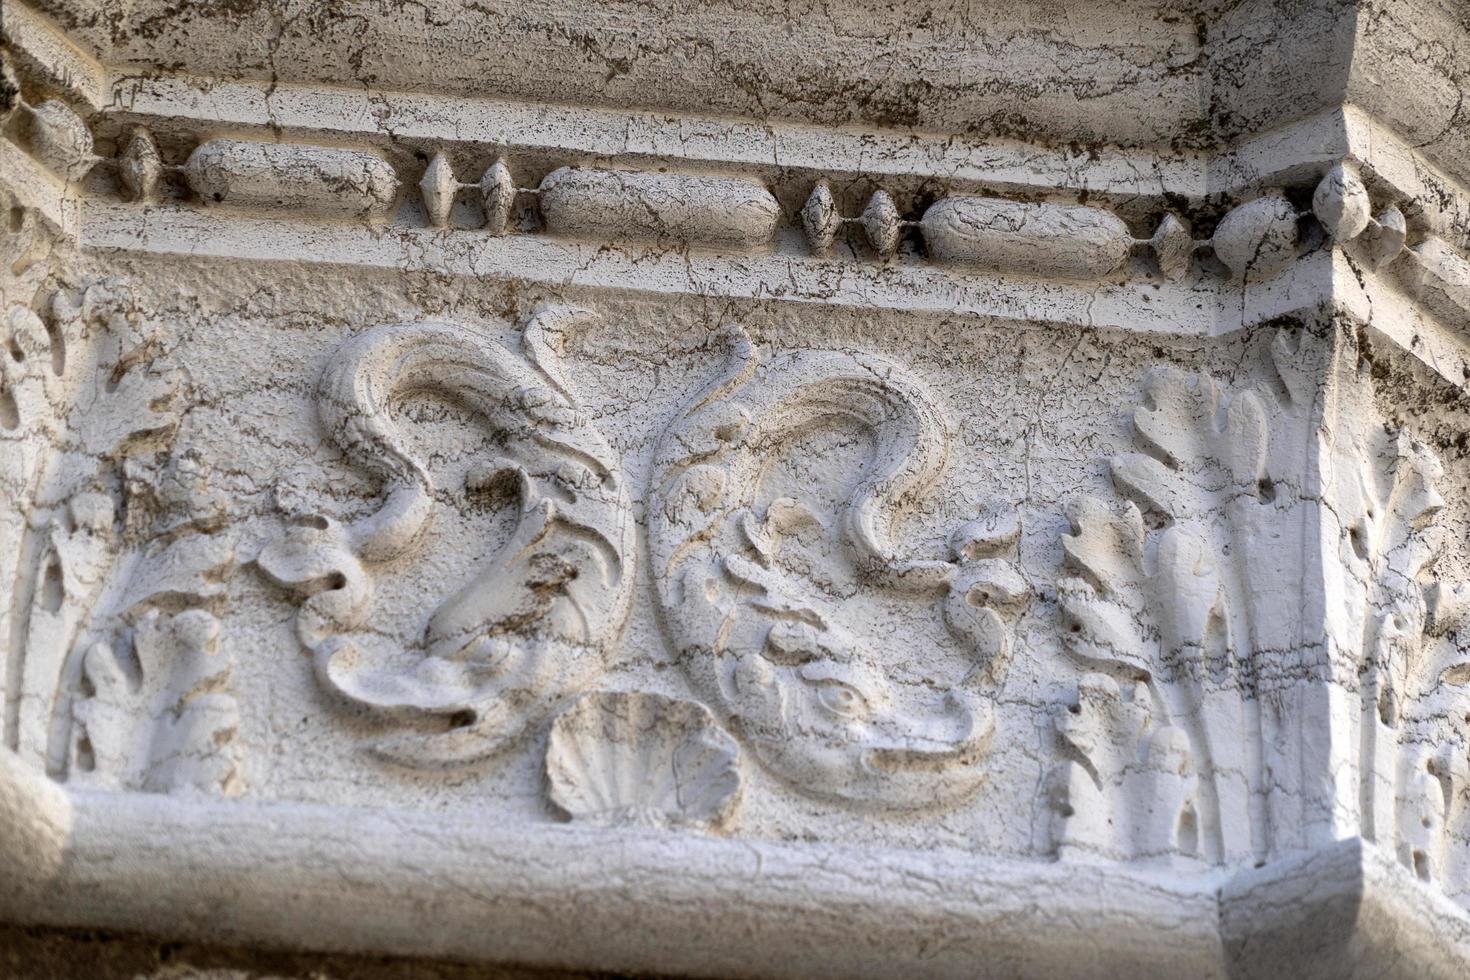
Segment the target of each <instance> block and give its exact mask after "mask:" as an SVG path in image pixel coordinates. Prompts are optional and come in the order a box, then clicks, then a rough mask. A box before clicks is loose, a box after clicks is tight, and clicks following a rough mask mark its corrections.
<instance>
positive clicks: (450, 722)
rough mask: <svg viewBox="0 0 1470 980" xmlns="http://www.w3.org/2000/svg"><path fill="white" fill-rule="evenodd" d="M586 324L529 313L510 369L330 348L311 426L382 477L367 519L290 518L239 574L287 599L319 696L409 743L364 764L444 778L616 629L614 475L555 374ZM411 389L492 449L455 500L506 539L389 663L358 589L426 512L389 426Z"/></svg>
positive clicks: (514, 729)
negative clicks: (495, 441)
mask: <svg viewBox="0 0 1470 980" xmlns="http://www.w3.org/2000/svg"><path fill="white" fill-rule="evenodd" d="M588 316H590V314H588V313H586V312H585V311H582V310H576V309H571V308H567V307H546V308H543V309H541V310H539V311H538V312H537V313H536V314H535V315H533V316H532V317H531V318H529V319H528V320H527V321H526V323H525V325H524V330H523V333H522V351H521V352H520V353H515V352H512V351H510V350H508V349H506V348H505V347H503V346H501V345H500V344H498V343H495V342H493V341H491V340H489V339H487V338H485V337H483V336H481V335H480V334H478V333H477V332H476V331H474V330H473V329H471V328H469V327H465V326H460V325H456V324H450V323H439V322H433V321H428V322H422V323H407V324H397V325H392V326H384V327H378V328H376V329H373V330H370V331H368V332H366V333H364V334H362V335H360V336H358V337H355V338H353V339H352V340H349V341H348V342H347V343H345V344H343V345H342V347H341V348H340V349H338V350H337V352H336V353H335V354H334V355H333V357H332V359H331V361H330V363H329V364H328V365H327V368H326V371H325V372H324V373H323V375H322V378H321V381H320V383H319V385H318V389H317V407H318V412H319V414H320V416H321V421H322V424H323V426H324V427H325V429H326V430H327V432H328V433H329V434H330V436H331V438H332V439H333V440H334V441H335V442H336V444H337V445H338V446H339V447H340V448H341V450H342V451H343V453H345V454H346V456H347V458H348V459H350V460H351V461H353V462H354V463H356V464H358V465H359V466H362V467H363V468H364V469H367V470H369V471H371V472H373V473H375V474H377V475H378V476H380V477H381V478H382V480H383V494H384V500H383V503H382V505H381V506H380V507H379V508H378V509H376V510H374V511H373V512H372V513H370V514H368V515H367V516H365V517H362V518H359V519H357V520H355V521H351V522H348V523H341V522H339V521H337V520H334V519H332V518H330V517H326V516H322V515H308V516H306V517H304V518H302V519H301V520H300V521H299V522H298V523H297V524H296V525H295V526H293V527H291V528H289V529H288V530H287V531H286V533H285V534H284V535H282V536H281V537H280V538H279V539H277V540H275V541H273V542H271V543H270V544H268V545H267V546H266V547H265V549H264V550H262V552H261V553H260V555H259V557H258V559H257V564H258V566H259V567H260V569H261V570H262V571H263V572H264V573H265V574H266V576H268V577H269V578H270V579H272V580H273V581H275V582H277V583H278V584H281V585H284V586H286V587H288V588H290V589H292V590H293V591H295V592H296V594H297V595H298V596H299V597H300V598H301V600H302V606H301V611H300V613H299V615H298V617H297V622H296V630H297V635H298V636H299V638H300V640H301V642H302V644H303V645H305V647H306V648H307V649H308V650H310V651H311V652H312V654H313V657H314V663H315V668H316V675H317V678H318V680H319V682H320V683H321V685H322V686H323V687H324V688H325V689H326V690H328V691H330V692H332V693H333V694H335V695H336V696H338V697H339V698H341V699H342V700H344V701H345V702H347V703H350V704H354V705H358V706H361V707H365V708H367V709H370V710H371V711H373V712H376V713H378V714H380V715H382V716H384V717H387V718H391V719H396V720H397V721H400V722H402V723H404V724H407V725H411V726H417V728H418V729H420V730H416V731H410V732H407V733H404V734H399V735H395V736H393V737H391V738H388V739H386V740H384V741H380V742H378V743H377V744H376V745H375V746H374V747H373V751H374V752H376V753H377V754H378V755H379V756H381V757H382V758H385V759H388V760H392V761H395V762H399V763H403V764H406V765H411V766H450V765H458V764H464V763H469V762H474V761H477V760H480V759H483V758H486V757H488V756H490V755H492V754H494V753H496V752H498V751H499V750H501V749H503V748H505V747H507V746H508V745H510V744H511V743H513V742H514V741H515V740H516V739H517V738H518V737H519V736H520V735H522V734H523V733H524V732H525V731H526V730H527V728H528V726H531V725H534V724H536V723H538V722H540V721H541V720H543V719H544V718H546V717H547V716H548V715H550V714H551V713H552V712H553V711H554V710H555V709H556V707H557V706H558V705H559V704H561V703H562V701H563V700H564V699H566V698H567V697H568V696H570V695H572V694H575V693H576V692H577V691H579V690H580V689H581V688H582V687H583V686H584V685H585V684H586V683H587V682H588V681H589V680H590V679H592V678H593V677H595V676H597V675H598V674H599V673H600V672H601V670H602V668H603V665H604V659H605V657H606V656H607V654H608V653H609V651H610V649H611V647H612V645H613V643H614V641H615V640H616V638H617V636H618V633H619V631H620V630H621V628H622V625H623V620H624V618H625V617H626V615H627V612H628V605H629V601H630V599H631V596H632V568H633V547H634V545H633V533H634V527H635V523H634V520H633V517H632V514H631V512H630V509H629V502H628V497H627V490H626V487H625V486H624V485H623V481H622V479H621V477H620V475H619V470H618V460H617V459H616V457H615V456H614V454H613V451H612V449H611V448H610V447H609V446H608V444H607V442H606V441H605V440H604V439H603V437H602V436H601V434H600V433H599V432H598V431H597V429H596V428H595V427H594V426H593V425H592V423H591V422H590V420H589V419H588V417H587V415H586V413H585V412H584V411H582V410H581V409H580V408H579V406H578V404H577V400H576V397H575V395H574V394H573V392H572V389H571V387H570V386H569V385H568V383H567V381H566V379H565V378H564V377H563V375H562V369H561V365H560V350H561V345H562V342H563V332H564V331H565V330H567V329H568V328H570V327H571V326H573V325H574V324H575V323H577V322H579V321H581V320H584V319H586V318H587V317H588ZM423 390H433V391H436V392H439V393H443V394H447V395H450V396H452V397H453V398H455V399H457V400H458V401H459V402H461V403H462V404H463V405H465V406H466V407H467V408H468V409H469V410H470V411H471V412H473V414H474V416H475V419H476V421H477V422H478V423H479V424H482V425H484V426H485V427H486V428H487V429H488V430H490V431H491V432H493V433H495V434H496V435H497V436H498V438H499V440H500V445H501V446H502V452H503V455H502V456H500V457H499V458H497V459H494V460H487V461H486V462H485V463H484V464H483V465H482V466H480V467H478V468H477V469H476V470H475V471H474V472H472V473H471V474H470V478H469V481H468V485H467V486H466V488H465V489H466V491H467V492H470V493H490V494H499V495H502V496H503V497H508V498H510V499H511V500H513V501H514V504H515V507H516V508H517V512H518V523H517V524H516V527H515V531H514V533H513V534H512V535H511V537H510V539H509V540H508V541H507V542H506V543H505V544H504V545H503V546H502V547H501V548H500V549H499V550H498V551H497V552H496V553H495V554H494V555H493V556H491V557H490V558H489V559H488V560H487V561H486V563H485V564H484V565H483V567H482V570H481V571H479V572H478V573H477V574H476V575H475V576H474V577H473V578H472V580H471V581H469V582H468V583H467V584H465V585H464V586H462V587H461V588H460V589H459V590H458V591H457V592H455V593H454V594H453V595H451V596H450V597H449V598H448V599H446V600H445V601H443V602H442V603H441V604H439V605H438V606H437V607H436V608H434V609H433V611H432V613H431V614H430V615H429V617H428V622H427V625H426V626H425V627H424V629H423V633H422V635H421V637H420V638H419V639H418V640H416V641H414V642H412V643H410V644H407V645H406V647H405V648H404V649H397V648H396V645H395V644H393V643H391V642H388V641H387V640H386V639H385V638H384V635H383V631H382V626H381V624H378V623H376V622H375V621H374V618H373V607H374V583H375V581H376V579H377V578H378V577H379V576H381V575H384V574H390V573H389V572H387V571H385V570H384V566H385V565H386V563H388V562H390V561H393V560H395V559H400V558H403V557H405V556H408V555H411V554H413V553H414V551H415V549H416V548H417V547H419V545H420V542H421V541H422V539H423V536H424V533H425V531H426V530H427V528H428V526H429V524H430V521H431V520H432V517H433V513H434V510H435V508H436V506H438V504H437V503H436V488H435V486H434V484H433V480H432V477H431V475H430V473H429V470H428V467H427V464H426V463H425V461H423V460H421V459H419V458H416V457H415V456H414V454H413V453H412V452H411V451H410V450H409V449H408V448H407V447H406V444H405V442H404V438H403V433H402V431H401V423H400V422H398V421H397V420H396V419H395V418H394V416H393V413H392V408H393V407H394V403H395V401H397V400H399V399H401V398H403V397H405V396H408V395H410V394H412V393H414V392H415V391H423ZM436 726H437V730H430V731H424V730H422V729H423V728H425V727H427V728H430V729H434V728H436Z"/></svg>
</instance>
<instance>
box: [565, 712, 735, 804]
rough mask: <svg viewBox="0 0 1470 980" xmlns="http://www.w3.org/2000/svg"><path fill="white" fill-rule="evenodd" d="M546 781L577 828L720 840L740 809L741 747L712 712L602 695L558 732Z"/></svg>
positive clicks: (568, 717)
mask: <svg viewBox="0 0 1470 980" xmlns="http://www.w3.org/2000/svg"><path fill="white" fill-rule="evenodd" d="M546 778H547V783H548V784H549V788H550V796H551V801H552V802H553V803H554V804H556V806H557V808H558V809H560V810H561V811H562V812H564V813H566V814H567V815H568V816H569V817H570V818H571V819H573V820H585V821H589V822H592V823H601V824H609V825H614V826H620V825H632V826H640V827H656V828H669V827H678V828H687V829H695V830H715V829H719V828H721V827H723V826H725V825H726V824H728V823H729V822H730V820H731V818H732V817H733V815H734V813H735V811H736V809H737V808H738V807H739V805H740V790H741V782H740V747H739V746H738V745H737V744H736V743H735V740H734V739H732V738H731V737H730V736H729V735H728V734H726V732H725V730H724V729H722V728H721V727H720V726H719V725H718V724H717V723H716V722H715V718H714V715H712V714H711V713H710V711H709V709H708V708H706V707H704V705H701V704H696V703H695V702H693V701H684V700H680V699H677V698H668V697H664V696H663V695H661V694H649V693H645V692H641V691H632V692H626V693H622V692H609V691H598V692H594V693H590V694H584V695H583V696H582V697H581V698H580V699H579V700H578V701H577V703H576V704H574V705H573V706H572V707H571V708H569V709H567V710H566V711H564V712H562V713H561V714H560V715H559V716H558V717H557V719H556V721H555V722H553V723H552V726H551V735H550V738H549V740H548V742H547V747H546Z"/></svg>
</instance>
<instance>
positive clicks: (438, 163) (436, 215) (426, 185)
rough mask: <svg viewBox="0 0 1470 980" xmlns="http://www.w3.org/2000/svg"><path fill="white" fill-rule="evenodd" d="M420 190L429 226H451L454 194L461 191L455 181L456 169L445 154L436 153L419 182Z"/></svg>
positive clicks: (457, 182)
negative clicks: (450, 214)
mask: <svg viewBox="0 0 1470 980" xmlns="http://www.w3.org/2000/svg"><path fill="white" fill-rule="evenodd" d="M419 190H420V191H421V192H422V193H423V195H424V212H425V213H426V214H427V215H428V217H429V224H431V225H433V226H434V227H435V228H445V227H447V226H448V225H449V212H450V211H451V210H453V208H454V193H455V191H457V190H459V181H457V180H455V179H454V168H453V167H451V166H450V165H449V161H448V160H446V159H445V158H444V154H443V153H435V154H434V159H433V160H431V161H429V167H428V169H427V170H425V171H424V176H423V179H422V180H420V181H419Z"/></svg>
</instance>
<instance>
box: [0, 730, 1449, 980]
mask: <svg viewBox="0 0 1470 980" xmlns="http://www.w3.org/2000/svg"><path fill="white" fill-rule="evenodd" d="M0 790H3V793H0V799H3V800H5V801H7V804H9V805H8V806H6V807H4V808H0V820H3V821H4V822H3V823H0V831H4V833H3V834H0V867H5V868H7V869H9V870H10V871H11V872H12V874H13V875H14V877H12V878H10V879H9V880H10V881H11V882H12V883H13V884H12V886H11V889H9V890H8V891H7V894H6V895H5V896H3V897H0V909H3V910H4V912H5V913H6V915H8V916H10V917H11V918H12V921H20V922H29V923H36V924H46V925H56V926H87V927H92V928H97V927H105V928H115V929H126V930H140V931H148V932H154V933H158V934H163V935H169V936H176V937H179V938H189V939H198V940H206V941H213V942H229V943H252V944H261V945H266V946H276V945H280V946H286V947H296V946H302V945H306V946H311V947H313V948H317V949H323V950H330V951H336V952H366V953H381V952H388V951H391V952H393V953H396V954H399V955H404V954H407V955H422V956H434V957H452V958H465V959H475V960H481V959H488V960H498V961H514V962H521V963H526V964H533V965H545V966H556V967H566V968H579V967H580V968H598V969H613V970H624V971H638V972H641V971H657V972H660V973H670V974H678V975H686V976H728V975H739V976H750V977H757V976H772V977H777V976H787V975H789V973H790V965H791V963H792V962H793V961H794V960H797V959H799V960H800V962H801V963H802V973H803V975H805V976H812V977H868V976H871V977H882V976H895V975H906V976H918V975H922V976H928V977H948V976H954V977H996V978H1000V977H1016V976H1062V975H1065V976H1072V977H1112V976H1120V975H1126V974H1130V973H1139V972H1150V971H1151V970H1154V969H1157V968H1158V965H1159V964H1161V963H1167V964H1168V965H1169V969H1170V971H1171V972H1172V973H1173V974H1175V975H1179V976H1191V977H1200V978H1208V977H1221V978H1223V977H1232V978H1245V977H1263V978H1264V977H1274V976H1282V975H1290V976H1304V977H1306V976H1322V977H1327V976H1332V977H1342V976H1365V977H1366V976H1387V975H1398V976H1415V977H1423V978H1426V980H1430V978H1445V980H1452V978H1455V977H1458V976H1459V975H1460V974H1459V972H1458V971H1459V970H1461V969H1463V964H1464V963H1465V961H1466V959H1467V958H1470V917H1467V915H1466V913H1465V912H1464V910H1463V909H1460V908H1459V907H1457V906H1455V905H1454V904H1453V903H1452V902H1449V901H1448V900H1446V899H1445V898H1443V897H1442V896H1440V895H1439V894H1437V893H1436V892H1434V891H1433V890H1432V889H1430V888H1428V887H1426V886H1424V885H1423V884H1421V883H1419V882H1417V881H1415V880H1414V879H1413V876H1412V875H1411V874H1410V873H1409V872H1408V871H1406V870H1405V869H1404V868H1403V867H1401V866H1400V865H1398V864H1397V863H1396V862H1395V861H1393V860H1392V859H1391V858H1390V857H1388V856H1387V855H1383V854H1380V853H1379V851H1378V849H1377V848H1375V847H1374V846H1373V845H1371V844H1367V843H1364V842H1363V841H1361V840H1358V839H1351V840H1344V841H1341V842H1338V843H1336V844H1333V845H1331V846H1329V847H1327V848H1324V849H1322V850H1320V851H1317V852H1313V853H1311V854H1307V855H1304V856H1302V857H1300V858H1298V859H1295V860H1290V861H1283V862H1279V863H1276V864H1273V865H1271V866H1269V867H1267V868H1264V869H1259V870H1251V871H1245V872H1241V873H1238V874H1236V875H1235V876H1233V877H1221V876H1218V875H1215V876H1180V875H1171V874H1168V873H1157V872H1138V871H1128V870H1123V869H1119V868H1115V867H1107V866H1087V865H1076V864H1065V865H1055V864H1052V865H1048V864H1038V863H1035V862H1029V861H1011V860H1005V859H999V858H995V857H985V858H977V857H974V856H971V855H967V854H961V853H954V852H947V851H933V852H922V851H893V850H874V849H871V848H865V849H862V850H861V851H853V850H852V849H849V848H844V847H840V846H835V845H793V844H781V843H771V842H761V841H724V840H715V839H708V838H697V837H695V838H691V837H687V836H685V837H681V838H677V839H671V838H669V837H668V836H667V835H662V834H658V833H649V832H640V831H628V830H623V831H618V830H610V829H607V828H594V829H590V830H589V829H585V828H583V827H581V826H576V825H574V826H570V827H559V826H536V827H526V828H523V829H520V830H500V829H494V828H490V827H486V826H485V825H484V824H483V823H481V822H479V821H475V820H472V819H463V818H457V817H454V816H434V815H414V814H405V813H401V812H389V811H374V810H345V809H343V808H340V807H321V806H313V805H307V804H289V803H219V802H212V801H206V800H204V799H191V798H188V797H182V798H173V797H164V796H158V795H145V794H117V793H105V794H98V793H86V792H65V791H62V790H59V789H57V788H56V787H55V786H54V785H53V784H50V783H49V782H48V781H46V780H44V779H40V778H37V777H34V776H31V775H30V774H29V773H28V772H27V771H26V770H25V768H24V767H23V766H21V765H19V764H18V763H16V762H15V761H14V758H13V756H11V755H10V753H9V752H8V750H5V749H0ZM17 804H19V805H17ZM163 827H167V828H168V832H167V833H166V834H160V833H159V829H160V828H163ZM122 856H126V860H122V859H121V857H122ZM17 885H18V886H19V887H18V888H16V886H17ZM17 899H18V901H17ZM7 900H8V901H7ZM797 908H799V909H801V910H802V914H801V915H799V916H793V915H792V914H791V912H792V910H793V909H797ZM212 909H228V915H227V916H224V917H220V916H215V915H212V914H201V911H202V910H212ZM817 910H820V914H817ZM1042 935H1045V936H1046V940H1045V941H1039V940H1038V937H1039V936H1042ZM752 936H760V937H761V945H760V947H759V948H758V949H757V948H752V947H751V944H750V938H751V937H752ZM939 937H942V940H940V941H936V939H938V938H939ZM763 950H765V951H769V953H768V954H766V953H763V952H762V951H763ZM767 956H768V957H769V958H767ZM1394 971H1398V972H1394Z"/></svg>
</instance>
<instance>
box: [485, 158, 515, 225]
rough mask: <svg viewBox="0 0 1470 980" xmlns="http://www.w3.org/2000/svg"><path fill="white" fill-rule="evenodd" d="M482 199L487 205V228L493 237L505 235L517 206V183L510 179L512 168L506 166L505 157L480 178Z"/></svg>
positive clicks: (498, 160) (492, 165)
mask: <svg viewBox="0 0 1470 980" xmlns="http://www.w3.org/2000/svg"><path fill="white" fill-rule="evenodd" d="M480 197H481V198H482V199H483V200H484V203H485V227H486V228H488V229H489V230H490V234H492V235H503V234H505V230H506V228H508V227H509V226H510V216H511V212H512V211H513V210H514V209H515V204H516V187H515V182H514V181H512V180H511V178H510V168H509V167H507V166H506V165H505V157H500V158H499V159H497V160H496V161H495V162H494V163H493V164H491V165H490V169H489V170H487V171H485V175H484V176H483V177H481V178H480Z"/></svg>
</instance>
